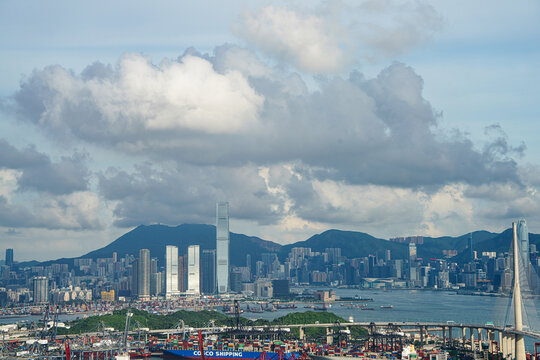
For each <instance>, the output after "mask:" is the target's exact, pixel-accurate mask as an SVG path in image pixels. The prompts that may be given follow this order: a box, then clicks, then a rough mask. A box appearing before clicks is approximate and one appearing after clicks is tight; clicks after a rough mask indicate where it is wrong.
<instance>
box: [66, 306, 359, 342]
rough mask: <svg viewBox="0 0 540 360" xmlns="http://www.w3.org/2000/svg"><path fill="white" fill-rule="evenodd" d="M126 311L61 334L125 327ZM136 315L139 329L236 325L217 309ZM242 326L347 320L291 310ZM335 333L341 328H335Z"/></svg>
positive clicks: (318, 331) (317, 334) (320, 332)
mask: <svg viewBox="0 0 540 360" xmlns="http://www.w3.org/2000/svg"><path fill="white" fill-rule="evenodd" d="M126 312H127V310H126V309H124V310H120V311H114V312H113V314H112V315H104V316H92V317H88V318H86V319H79V320H75V321H72V322H70V324H69V325H70V326H71V328H70V329H64V328H59V329H58V334H61V335H64V334H80V333H84V332H95V331H97V330H98V328H99V326H100V325H99V324H100V321H102V322H103V324H104V326H105V327H111V328H114V329H115V330H120V331H121V330H123V329H124V325H125V321H126ZM131 312H132V313H133V317H132V318H131V326H130V330H135V329H136V328H137V323H139V324H140V326H141V327H146V328H149V329H151V330H153V329H170V328H173V327H175V326H176V325H177V324H178V323H179V322H180V320H183V321H184V324H185V326H190V327H195V328H196V327H204V326H207V325H208V324H209V322H210V321H211V320H213V321H214V324H215V325H216V326H225V325H226V326H234V324H235V319H234V318H233V317H229V316H226V315H224V314H222V313H220V312H217V311H184V310H182V311H177V312H175V313H173V314H169V315H156V314H150V313H148V312H146V311H139V310H131ZM240 322H241V324H242V325H247V326H272V325H294V324H315V323H317V322H318V323H321V324H330V323H334V324H337V323H345V320H344V319H343V318H341V317H339V316H337V315H335V314H333V313H329V312H313V311H306V312H303V313H289V314H287V315H285V316H282V317H279V318H277V319H274V320H272V321H268V320H263V319H259V320H256V321H251V320H248V319H246V318H240ZM291 330H292V331H291V333H290V335H291V336H295V337H298V336H299V330H298V329H291ZM336 332H338V329H337V328H336ZM351 333H352V334H353V336H355V337H359V336H363V335H364V334H365V329H362V328H357V327H351ZM306 336H307V337H308V338H312V339H314V338H321V337H324V336H326V333H325V330H324V329H323V328H307V329H306Z"/></svg>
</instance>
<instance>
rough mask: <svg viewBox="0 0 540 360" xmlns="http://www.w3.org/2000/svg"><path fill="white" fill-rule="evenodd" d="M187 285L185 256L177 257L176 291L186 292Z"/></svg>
mask: <svg viewBox="0 0 540 360" xmlns="http://www.w3.org/2000/svg"><path fill="white" fill-rule="evenodd" d="M186 284H187V254H184V255H183V256H179V257H178V291H179V292H184V291H186V288H187V286H186Z"/></svg>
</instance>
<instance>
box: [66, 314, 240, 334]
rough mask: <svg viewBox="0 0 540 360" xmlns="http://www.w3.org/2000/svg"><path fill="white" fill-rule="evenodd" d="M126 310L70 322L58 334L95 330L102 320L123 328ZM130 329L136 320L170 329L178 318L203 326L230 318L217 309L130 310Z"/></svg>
mask: <svg viewBox="0 0 540 360" xmlns="http://www.w3.org/2000/svg"><path fill="white" fill-rule="evenodd" d="M126 312H127V310H126V309H124V310H119V311H114V312H113V314H112V315H103V316H91V317H88V318H86V319H79V320H75V321H72V322H70V324H69V325H70V326H71V328H70V329H62V328H60V329H58V333H59V334H79V333H83V332H93V331H97V330H98V327H99V322H100V321H103V323H104V324H105V327H112V328H114V329H115V330H123V329H124V326H125V322H126ZM131 312H132V313H133V317H132V318H131V326H130V330H134V329H136V328H137V322H139V323H140V324H141V327H147V328H149V329H150V330H154V329H170V328H173V327H175V326H176V325H177V324H178V323H179V322H180V320H183V321H184V324H185V326H191V327H203V326H206V325H207V324H208V323H209V322H210V320H214V322H215V324H216V325H231V318H230V317H228V316H226V315H223V314H222V313H219V312H217V311H183V310H182V311H177V312H175V313H173V314H170V315H156V314H150V313H148V312H146V311H139V310H131Z"/></svg>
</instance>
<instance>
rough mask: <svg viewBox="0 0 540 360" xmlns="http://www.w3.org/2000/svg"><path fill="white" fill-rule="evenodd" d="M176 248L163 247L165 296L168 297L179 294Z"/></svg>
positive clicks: (170, 246)
mask: <svg viewBox="0 0 540 360" xmlns="http://www.w3.org/2000/svg"><path fill="white" fill-rule="evenodd" d="M178 285H179V284H178V248H177V247H176V246H172V245H167V246H166V247H165V298H167V299H170V298H172V297H177V296H178V295H180V291H178Z"/></svg>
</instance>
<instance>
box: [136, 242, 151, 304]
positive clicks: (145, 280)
mask: <svg viewBox="0 0 540 360" xmlns="http://www.w3.org/2000/svg"><path fill="white" fill-rule="evenodd" d="M137 282H138V286H137V287H138V290H139V292H138V294H139V298H145V299H148V298H150V250H148V249H141V250H139V263H138V273H137Z"/></svg>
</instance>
